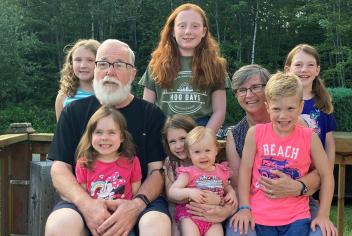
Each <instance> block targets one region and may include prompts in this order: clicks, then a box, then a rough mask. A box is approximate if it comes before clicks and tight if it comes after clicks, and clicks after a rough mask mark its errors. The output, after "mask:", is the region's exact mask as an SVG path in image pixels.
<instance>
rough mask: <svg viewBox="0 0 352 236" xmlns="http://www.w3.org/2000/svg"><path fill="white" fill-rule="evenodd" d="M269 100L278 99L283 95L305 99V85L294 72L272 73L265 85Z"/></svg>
mask: <svg viewBox="0 0 352 236" xmlns="http://www.w3.org/2000/svg"><path fill="white" fill-rule="evenodd" d="M265 96H266V99H267V101H272V100H278V99H280V98H283V97H291V96H297V97H298V98H300V100H301V101H302V100H303V85H302V83H301V81H300V80H299V78H298V77H297V76H295V75H294V74H288V73H287V74H285V73H283V72H277V73H276V74H274V75H272V76H271V77H270V79H269V81H268V83H267V84H266V86H265Z"/></svg>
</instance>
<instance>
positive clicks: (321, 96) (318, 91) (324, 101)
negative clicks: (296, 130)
mask: <svg viewBox="0 0 352 236" xmlns="http://www.w3.org/2000/svg"><path fill="white" fill-rule="evenodd" d="M299 52H305V53H307V54H309V55H311V56H313V57H314V58H315V61H316V63H317V66H320V57H319V54H318V52H317V50H316V49H315V48H314V47H313V46H311V45H309V44H298V45H297V46H296V47H294V48H293V49H292V50H291V51H290V52H289V53H288V54H287V57H286V60H285V68H286V67H291V64H292V59H293V57H294V56H295V55H296V54H297V53H299ZM312 93H313V95H314V100H315V104H314V106H315V107H316V108H318V109H319V110H321V111H323V112H325V113H327V114H330V113H332V112H333V111H334V106H333V105H332V98H331V95H330V94H329V92H328V91H327V89H326V87H325V85H324V82H323V81H322V80H321V79H320V76H319V75H318V76H317V77H316V78H315V79H314V81H313V85H312Z"/></svg>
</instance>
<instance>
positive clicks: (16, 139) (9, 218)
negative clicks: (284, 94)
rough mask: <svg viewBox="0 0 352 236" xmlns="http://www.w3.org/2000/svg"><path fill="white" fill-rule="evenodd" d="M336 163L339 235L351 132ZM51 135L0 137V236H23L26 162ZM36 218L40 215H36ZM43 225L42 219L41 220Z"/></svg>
mask: <svg viewBox="0 0 352 236" xmlns="http://www.w3.org/2000/svg"><path fill="white" fill-rule="evenodd" d="M334 136H335V142H336V164H337V165H338V168H339V177H338V197H337V199H338V206H337V209H338V210H337V222H338V223H337V227H338V230H339V235H340V236H341V235H343V227H344V197H345V168H346V165H352V133H344V132H336V133H335V134H334ZM52 137H53V135H52V134H36V133H34V134H7V135H0V220H1V222H0V235H13V236H15V235H27V234H28V232H29V231H30V230H29V229H28V225H29V224H28V220H29V219H28V215H29V214H30V213H29V212H28V206H29V198H30V196H29V190H30V186H29V177H30V162H31V161H32V156H33V154H39V156H40V159H41V160H45V159H46V156H47V153H48V152H49V148H50V144H51V141H52ZM38 217H40V216H38ZM42 220H43V221H44V222H45V220H46V219H42Z"/></svg>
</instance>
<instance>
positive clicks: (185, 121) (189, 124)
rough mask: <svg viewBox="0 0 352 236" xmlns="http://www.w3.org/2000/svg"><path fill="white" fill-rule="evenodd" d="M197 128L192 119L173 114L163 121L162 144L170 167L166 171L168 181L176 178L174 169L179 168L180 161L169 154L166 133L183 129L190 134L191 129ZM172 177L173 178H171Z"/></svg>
mask: <svg viewBox="0 0 352 236" xmlns="http://www.w3.org/2000/svg"><path fill="white" fill-rule="evenodd" d="M196 126H197V123H196V122H195V121H194V120H193V119H192V117H190V116H187V115H181V114H175V115H173V116H171V117H168V118H167V120H166V121H165V124H164V127H163V130H162V142H163V146H164V150H165V152H166V154H167V155H168V156H169V160H170V165H169V166H168V169H166V175H167V176H168V177H169V179H170V180H172V179H175V178H176V171H175V170H176V167H178V166H180V160H179V159H178V158H177V157H176V156H175V155H173V154H172V153H171V151H170V146H169V142H168V140H167V133H168V132H169V130H170V129H183V130H184V131H186V133H188V132H190V131H191V130H192V129H193V128H195V127H196ZM172 175H173V176H172Z"/></svg>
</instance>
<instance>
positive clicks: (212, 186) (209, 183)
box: [195, 175, 224, 196]
mask: <svg viewBox="0 0 352 236" xmlns="http://www.w3.org/2000/svg"><path fill="white" fill-rule="evenodd" d="M195 183H196V187H197V188H199V189H202V190H209V191H212V192H216V193H217V194H218V195H219V196H223V195H224V188H223V184H222V181H221V179H219V178H218V177H217V176H207V175H202V176H199V177H198V178H197V179H196V181H195Z"/></svg>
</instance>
